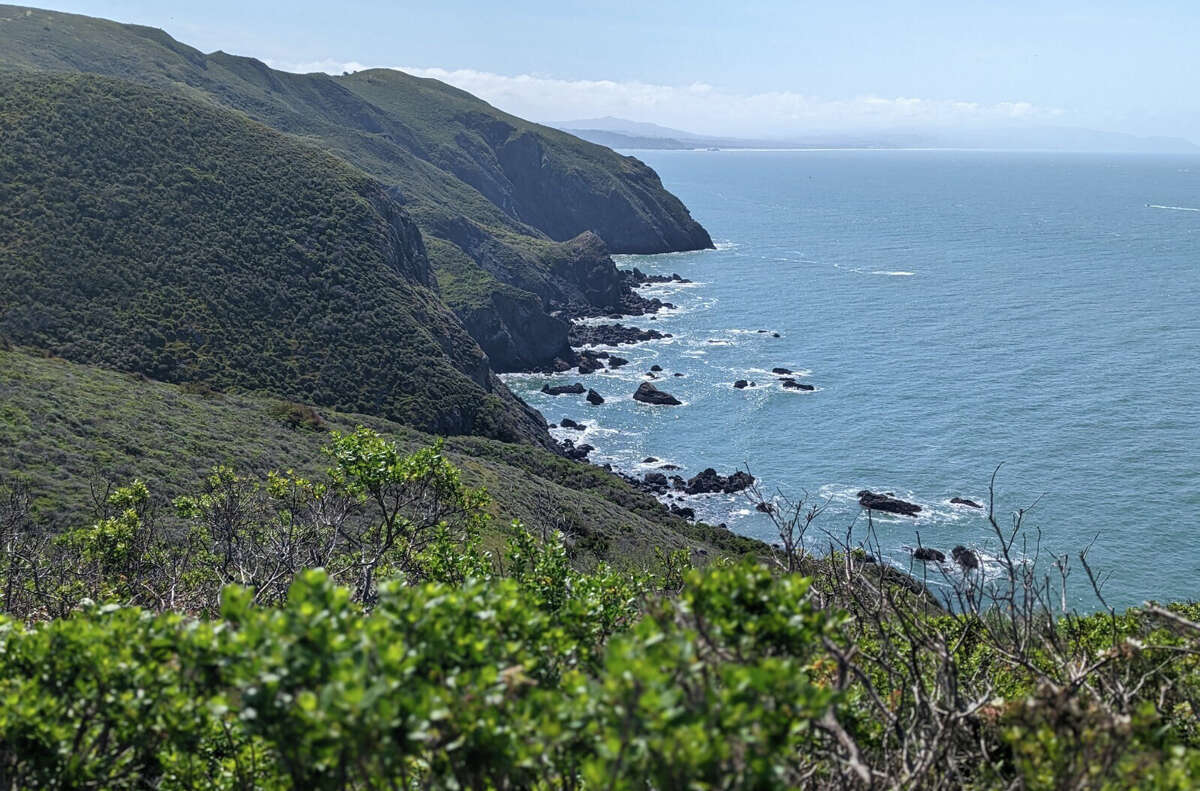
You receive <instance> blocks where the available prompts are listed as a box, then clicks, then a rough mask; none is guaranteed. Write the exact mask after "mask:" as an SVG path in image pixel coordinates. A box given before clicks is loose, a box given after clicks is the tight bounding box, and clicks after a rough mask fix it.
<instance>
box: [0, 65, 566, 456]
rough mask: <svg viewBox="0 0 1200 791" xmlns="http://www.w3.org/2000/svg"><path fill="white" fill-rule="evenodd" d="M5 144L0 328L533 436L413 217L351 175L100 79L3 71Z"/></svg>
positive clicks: (265, 133) (40, 343)
mask: <svg viewBox="0 0 1200 791" xmlns="http://www.w3.org/2000/svg"><path fill="white" fill-rule="evenodd" d="M0 137H3V138H4V139H5V140H6V141H9V142H8V143H7V144H6V145H5V146H4V148H3V149H2V150H0V172H3V173H4V174H5V179H4V181H3V182H2V183H0V204H3V205H4V206H5V207H6V210H5V211H4V213H3V215H2V216H0V303H2V304H3V305H4V308H3V310H2V311H0V333H4V334H7V335H8V336H9V337H10V338H12V339H13V340H15V341H17V342H20V343H24V344H28V345H33V346H37V347H39V348H44V349H48V350H50V351H52V352H53V353H55V354H58V355H60V356H63V357H67V358H69V359H73V360H77V361H80V362H95V363H102V364H106V365H110V366H113V367H116V368H120V369H122V370H134V371H140V372H143V373H145V374H147V375H149V376H152V377H154V378H156V379H161V380H165V381H207V382H210V383H212V384H214V385H217V386H220V387H223V388H225V387H238V388H243V389H248V390H263V391H268V392H271V393H276V394H279V395H282V396H286V397H289V398H295V399H299V400H303V401H306V402H311V403H316V404H320V405H323V406H330V407H336V408H341V409H348V410H353V411H361V412H369V413H371V414H379V415H383V416H386V417H389V418H391V419H396V420H401V421H403V422H406V423H409V424H411V425H415V426H418V427H421V428H425V429H428V430H436V431H440V432H445V433H472V432H478V433H483V434H487V435H490V436H498V437H501V438H506V439H516V438H519V437H537V436H539V435H540V436H542V437H544V429H539V427H538V422H539V421H537V420H535V419H532V418H531V417H530V416H529V415H528V413H527V411H526V410H525V409H523V408H522V407H521V406H520V405H517V404H516V403H515V402H512V401H504V400H502V397H503V393H502V388H501V387H500V386H498V385H496V384H495V381H494V379H493V378H492V377H491V376H490V374H489V372H488V370H487V366H486V362H485V360H484V358H483V356H482V353H481V352H480V350H479V348H478V347H477V346H476V344H475V343H474V342H473V340H472V339H471V338H470V337H469V336H468V335H467V333H466V332H465V330H464V329H463V328H462V326H461V325H460V324H459V322H458V321H457V320H456V319H455V318H454V316H453V315H452V314H451V313H450V312H449V311H447V310H446V309H445V307H444V306H443V304H442V303H441V302H440V300H439V299H438V298H437V295H436V294H435V293H434V291H433V290H432V288H431V286H432V275H431V273H430V271H429V268H428V263H427V261H426V258H425V252H424V249H423V245H422V242H421V239H420V234H419V233H418V231H417V229H416V228H415V226H413V224H412V223H411V221H410V220H408V219H407V218H406V217H405V216H404V215H403V213H402V212H400V211H399V210H398V209H397V207H396V205H395V204H394V203H393V202H392V201H391V200H390V199H388V198H387V197H386V195H385V194H384V191H383V189H382V188H381V187H380V186H379V185H378V184H377V183H376V182H374V181H373V180H371V179H370V178H368V177H366V176H365V175H363V174H362V173H361V172H360V171H357V170H355V169H353V168H351V167H348V166H347V165H346V164H345V163H343V162H341V161H340V160H338V159H336V158H334V157H331V156H329V155H328V154H325V153H324V152H321V151H320V150H318V149H316V148H313V147H310V146H307V145H303V144H300V143H298V142H296V141H294V140H293V139H291V138H288V137H286V136H284V135H281V134H279V133H278V132H276V131H274V130H271V129H269V128H267V127H264V126H262V125H260V124H257V123H255V122H252V121H249V120H248V119H246V118H245V117H243V116H241V115H239V114H235V113H231V112H229V111H226V110H222V109H220V108H216V107H212V106H210V105H207V104H201V103H198V102H195V101H192V100H188V99H184V98H182V97H178V96H176V95H173V94H166V93H163V92H161V91H158V90H153V89H147V88H142V87H138V86H134V85H132V84H129V83H124V82H120V81H116V80H110V79H106V78H100V77H95V76H92V75H35V74H27V75H9V76H8V77H6V79H5V80H4V81H3V83H2V85H0ZM489 391H493V392H489Z"/></svg>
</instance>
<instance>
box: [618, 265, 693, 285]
mask: <svg viewBox="0 0 1200 791" xmlns="http://www.w3.org/2000/svg"><path fill="white" fill-rule="evenodd" d="M621 279H622V280H624V281H625V282H626V283H628V284H629V285H631V286H644V285H647V284H650V283H691V282H692V281H691V280H688V279H687V278H686V277H680V276H679V273H678V272H672V273H671V274H669V275H648V274H646V273H645V272H643V271H642V270H640V269H638V268H637V267H636V266H635V267H634V268H633V269H622V270H621Z"/></svg>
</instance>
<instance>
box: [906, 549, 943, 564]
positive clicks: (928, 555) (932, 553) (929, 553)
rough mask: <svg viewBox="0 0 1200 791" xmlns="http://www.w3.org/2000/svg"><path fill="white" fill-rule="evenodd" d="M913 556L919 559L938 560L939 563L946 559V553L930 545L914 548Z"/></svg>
mask: <svg viewBox="0 0 1200 791" xmlns="http://www.w3.org/2000/svg"><path fill="white" fill-rule="evenodd" d="M913 557H914V558H916V559H917V560H926V561H928V560H936V561H937V562H938V563H941V562H942V561H943V560H945V559H946V556H945V555H944V554H942V553H941V552H938V551H937V550H936V549H930V548H929V547H917V548H916V549H914V550H913Z"/></svg>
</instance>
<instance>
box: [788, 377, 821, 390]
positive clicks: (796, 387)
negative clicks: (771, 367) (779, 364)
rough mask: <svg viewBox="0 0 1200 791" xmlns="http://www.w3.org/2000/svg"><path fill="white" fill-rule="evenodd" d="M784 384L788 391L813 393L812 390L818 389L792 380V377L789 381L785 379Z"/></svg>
mask: <svg viewBox="0 0 1200 791" xmlns="http://www.w3.org/2000/svg"><path fill="white" fill-rule="evenodd" d="M782 383H783V386H784V387H786V388H787V389H788V390H808V391H811V390H816V389H817V388H815V387H813V386H812V385H809V384H804V383H803V382H797V381H796V380H795V379H792V378H791V377H788V378H787V379H783V380H782Z"/></svg>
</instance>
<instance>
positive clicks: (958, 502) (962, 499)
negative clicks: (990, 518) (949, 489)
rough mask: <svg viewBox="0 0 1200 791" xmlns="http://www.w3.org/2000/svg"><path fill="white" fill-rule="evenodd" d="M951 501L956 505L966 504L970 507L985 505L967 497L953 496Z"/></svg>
mask: <svg viewBox="0 0 1200 791" xmlns="http://www.w3.org/2000/svg"><path fill="white" fill-rule="evenodd" d="M950 502H951V503H953V504H954V505H965V506H967V507H968V508H983V506H982V505H980V504H979V503H977V502H975V501H974V500H968V499H967V498H965V497H951V498H950Z"/></svg>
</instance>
